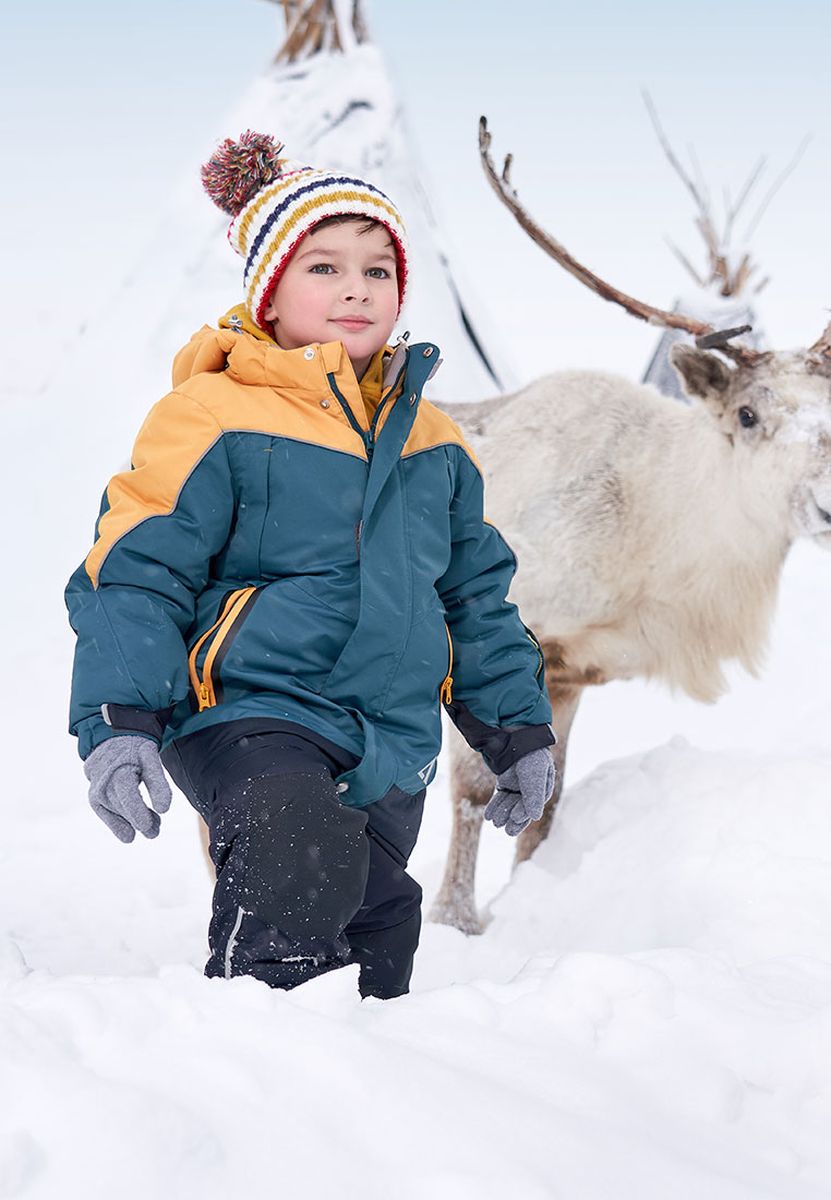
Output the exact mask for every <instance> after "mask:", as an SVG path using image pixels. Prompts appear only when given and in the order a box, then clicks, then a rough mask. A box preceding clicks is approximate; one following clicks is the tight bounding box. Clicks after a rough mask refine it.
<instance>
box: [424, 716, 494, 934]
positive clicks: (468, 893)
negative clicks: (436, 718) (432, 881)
mask: <svg viewBox="0 0 831 1200" xmlns="http://www.w3.org/2000/svg"><path fill="white" fill-rule="evenodd" d="M452 737H453V741H452V744H451V751H450V764H451V789H452V796H453V835H452V838H451V842H450V849H449V851H448V855H447V865H446V866H445V869H444V879H443V881H442V885H441V888H440V889H439V892H438V894H437V896H436V898H435V900H434V901H433V907H432V908H431V909H430V914H429V917H428V920H430V921H435V922H436V923H437V924H439V925H452V926H454V927H455V928H456V929H460V930H461V931H462V933H481V932H482V923H481V921H480V920H479V915H478V913H477V912H476V899H475V891H474V887H475V880H476V858H477V855H478V853H479V835H480V833H481V831H482V814H483V812H484V807H485V805H486V804H487V802H488V800H489V799H490V797H491V794H492V792H493V775H491V773H490V771H489V770H488V769H487V767H486V766H485V765H484V763H483V762H482V759H481V757H480V755H479V754H477V753H476V751H474V750H471V749H470V747H469V746H468V745H467V743H466V742H464V741H463V740H462V738H461V737H459V735H458V734H455V733H454V734H453V735H452Z"/></svg>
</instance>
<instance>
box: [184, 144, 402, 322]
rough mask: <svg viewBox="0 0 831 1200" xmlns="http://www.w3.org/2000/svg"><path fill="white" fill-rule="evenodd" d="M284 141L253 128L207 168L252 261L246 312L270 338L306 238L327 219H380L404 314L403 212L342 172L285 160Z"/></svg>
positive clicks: (205, 176) (234, 237) (216, 197)
mask: <svg viewBox="0 0 831 1200" xmlns="http://www.w3.org/2000/svg"><path fill="white" fill-rule="evenodd" d="M282 149H283V143H282V142H278V141H275V139H274V138H272V137H271V136H269V134H264V133H254V132H252V130H250V129H247V130H246V131H245V133H243V134H242V135H241V136H240V139H239V141H237V142H235V141H232V140H231V138H226V139H225V141H224V142H222V143H221V145H220V146H219V148H218V149H217V150H216V152H215V153H214V154H212V155H211V157H210V158H209V159H208V161H207V162H206V163H205V165H204V166H203V167H202V184H203V186H204V188H205V191H206V192H207V193H208V195H209V196H210V197H211V199H212V200H213V202H214V204H216V205H217V207H218V208H221V209H222V211H223V212H226V213H228V214H229V215H230V216H231V217H232V218H233V220H232V221H231V225H230V227H229V229H228V241H229V242H230V243H231V245H232V246H233V247H234V249H235V250H236V252H237V254H240V255H242V257H243V258H244V259H245V274H244V275H243V287H244V288H245V306H246V308H247V309H248V312H249V313H250V315H251V317H252V318H253V320H254V322H255V323H256V324H257V325H258V326H259V327H260V328H261V329H265V330H266V332H268V328H267V322H266V320H265V316H264V314H265V310H266V308H268V302H269V300H270V299H271V294H272V292H273V291H274V289H275V287H276V286H277V282H278V280H279V278H280V276H281V275H282V273H283V271H284V270H285V269H286V267H287V266H288V263H289V260H290V258H291V256H292V254H293V253H294V251H295V250H296V249H297V246H298V244H299V243H300V241H301V239H302V238H303V237H305V235H306V234H307V233H309V232H310V231H311V230H312V229H314V227H315V225H319V224H320V222H321V221H325V220H326V218H327V217H339V216H346V215H357V216H361V217H366V218H367V220H373V221H378V222H379V223H380V224H381V225H383V226H384V228H385V229H386V230H387V232H388V233H389V235H390V237H391V238H392V243H393V246H394V247H395V255H396V258H397V259H398V272H397V274H398V310H399V312H400V311H401V306H402V305H403V303H404V295H405V292H406V287H407V235H406V232H405V230H404V223H403V221H402V220H401V216H400V214H399V212H398V209H397V208H396V207H395V205H394V204H393V203H392V201H391V200H389V199H388V198H387V197H386V196H385V195H384V193H383V192H382V191H379V189H378V188H377V187H373V185H372V184H371V183H366V182H365V181H364V180H363V179H356V178H355V177H354V176H352V175H348V174H346V173H345V172H342V171H317V170H314V169H313V168H312V167H305V166H303V165H302V164H301V163H297V162H293V161H291V160H290V159H287V158H281V157H280V152H281V151H282Z"/></svg>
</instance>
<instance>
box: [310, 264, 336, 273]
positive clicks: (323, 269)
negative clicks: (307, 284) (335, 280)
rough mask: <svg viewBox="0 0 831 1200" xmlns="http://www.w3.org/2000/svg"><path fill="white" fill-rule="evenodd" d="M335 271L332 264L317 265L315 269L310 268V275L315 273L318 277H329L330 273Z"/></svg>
mask: <svg viewBox="0 0 831 1200" xmlns="http://www.w3.org/2000/svg"><path fill="white" fill-rule="evenodd" d="M333 270H334V267H333V266H332V264H331V263H315V265H314V266H313V267H310V268H309V273H310V274H312V273H314V274H316V275H328V274H329V272H330V271H333Z"/></svg>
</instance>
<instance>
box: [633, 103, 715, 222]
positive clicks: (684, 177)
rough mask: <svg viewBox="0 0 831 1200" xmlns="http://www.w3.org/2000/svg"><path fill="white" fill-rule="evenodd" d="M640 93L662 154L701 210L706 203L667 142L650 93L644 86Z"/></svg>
mask: <svg viewBox="0 0 831 1200" xmlns="http://www.w3.org/2000/svg"><path fill="white" fill-rule="evenodd" d="M641 95H642V96H643V100H644V104H645V105H646V108H647V112H648V113H649V116H650V118H651V120H652V125H653V127H654V129H655V133H656V135H657V138H658V141H659V142H660V143H661V148H662V149H663V151H664V154H665V155H666V156H667V158H668V159H669V161H670V164H671V165H672V168H673V170H674V171H675V172H676V174H677V175H678V176H679V178H680V179H681V182H682V183H683V184H684V186H685V187H686V188H687V190H688V191H689V193H690V195H691V196H692V198H693V200H695V202H696V204H697V205H698V207H699V208H700V209H702V210H703V209H704V208H706V205H705V204H704V201H703V200H702V197H701V193H700V192H699V191H698V188H697V187H696V185H695V184H694V183H693V181H692V180H691V179H690V177H689V175H688V174H687V172H686V171H685V170H684V168H683V167H682V166H681V163H680V161H679V160H678V158H677V157H676V155H675V151H674V150H673V149H672V146H671V145H670V144H669V139H668V138H667V136H666V134H665V133H664V130H663V127H662V125H661V122H660V121H659V120H658V112H657V110H656V108H655V105H654V104H653V103H652V97H651V96H650V94H649V92H648V91H647V90H646V88H642V89H641Z"/></svg>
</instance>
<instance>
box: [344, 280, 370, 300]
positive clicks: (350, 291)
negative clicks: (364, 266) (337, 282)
mask: <svg viewBox="0 0 831 1200" xmlns="http://www.w3.org/2000/svg"><path fill="white" fill-rule="evenodd" d="M369 296H370V292H369V285H368V283H367V281H366V279H365V278H364V277H363V275H356V276H354V277H351V278H348V279H345V280H344V281H343V298H344V300H358V301H359V302H360V303H364V302H365V301H366V300H368V299H369Z"/></svg>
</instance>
